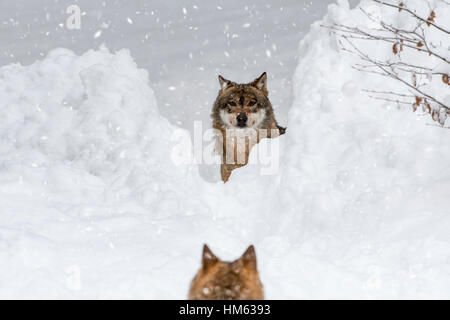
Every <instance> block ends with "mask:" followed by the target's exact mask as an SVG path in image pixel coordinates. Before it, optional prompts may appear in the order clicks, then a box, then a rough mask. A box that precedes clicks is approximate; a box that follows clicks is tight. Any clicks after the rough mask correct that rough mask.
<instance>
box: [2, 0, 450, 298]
mask: <svg viewBox="0 0 450 320" xmlns="http://www.w3.org/2000/svg"><path fill="white" fill-rule="evenodd" d="M418 1H419V0H414V1H411V2H412V3H417V2H418ZM44 2H46V1H42V3H44ZM47 2H48V5H43V8H44V12H50V13H49V14H48V15H47V18H46V19H47V22H45V21H44V22H42V20H41V19H39V17H38V18H36V15H37V12H42V11H40V10H42V9H40V8H39V9H38V8H37V7H31V8H28V7H27V5H26V2H25V1H23V2H22V1H20V2H13V1H8V2H3V3H1V4H0V9H1V10H0V12H1V13H0V14H1V19H0V20H2V21H9V22H7V23H3V26H5V25H6V26H7V27H6V29H2V41H5V43H9V44H11V45H10V46H8V47H7V49H5V51H4V54H3V55H2V58H1V59H2V64H9V63H11V62H17V61H20V62H22V63H24V64H28V63H31V62H33V61H35V60H36V52H37V51H39V52H43V53H44V56H45V57H42V59H41V61H37V62H34V63H32V64H31V65H29V66H20V65H18V64H9V65H5V66H4V67H2V68H0V108H1V110H2V112H1V113H0V297H2V298H150V299H166V298H175V299H177V298H179V299H183V298H185V297H186V294H187V290H188V286H189V282H190V280H191V279H192V277H193V275H194V274H195V272H196V270H197V268H198V267H199V263H200V251H201V245H202V244H203V243H208V244H209V245H210V247H211V248H212V249H213V251H214V252H215V253H217V255H218V256H220V257H222V258H224V259H227V260H231V259H233V258H236V257H237V256H239V255H240V254H241V253H242V251H243V250H244V249H245V248H246V247H247V246H248V245H249V244H250V243H253V244H254V245H255V247H256V250H257V255H258V262H259V269H260V273H261V279H262V282H263V284H264V286H265V292H266V298H272V299H283V298H286V299H298V298H432V297H440V298H449V297H450V280H449V279H450V277H449V276H450V233H449V231H450V197H449V196H448V193H449V190H450V168H449V167H448V163H449V161H450V145H449V144H448V141H449V138H450V131H449V130H446V129H442V128H440V127H436V126H434V125H430V124H433V122H432V121H431V120H429V117H427V116H424V115H421V114H418V113H413V112H411V110H409V109H398V108H397V106H396V105H394V104H390V103H385V102H380V101H377V100H373V99H370V98H369V97H368V96H367V94H366V93H364V92H362V91H361V90H362V89H364V88H368V87H369V88H370V87H373V86H375V87H377V88H380V89H382V88H385V87H387V86H389V88H392V87H393V86H395V85H396V84H395V83H386V80H385V79H383V78H378V77H376V76H373V75H372V76H369V75H367V74H361V73H359V72H357V71H356V70H354V69H352V68H351V66H352V65H353V64H354V63H355V62H356V58H355V57H353V56H350V55H348V54H345V53H343V52H340V51H339V50H338V45H337V41H336V36H335V35H333V34H332V33H330V31H329V30H328V29H325V28H323V27H321V25H323V24H330V23H332V22H348V21H350V22H351V23H355V24H358V25H362V26H365V25H366V24H367V23H368V22H367V21H366V20H365V18H364V15H363V14H362V12H361V11H360V10H358V9H356V10H350V8H349V6H348V3H347V2H346V1H339V4H337V5H331V6H330V7H329V8H328V14H327V16H326V17H325V18H324V20H322V21H319V22H316V23H314V24H313V26H312V27H311V30H310V31H309V32H308V33H307V35H306V37H305V38H304V39H303V40H302V41H301V43H300V45H299V46H298V41H299V40H300V39H301V38H303V36H304V35H305V33H304V31H305V30H306V29H305V28H306V27H305V25H307V24H308V23H306V22H305V21H312V20H316V19H317V18H319V17H320V16H322V15H323V14H325V9H322V10H324V11H323V14H322V13H320V12H321V9H320V6H321V5H323V7H325V4H324V3H321V4H320V5H319V4H317V2H314V3H315V4H314V5H313V7H314V10H313V9H311V8H310V9H308V7H307V6H305V5H304V4H303V3H301V4H298V3H296V2H295V1H287V2H286V5H280V4H278V5H277V6H275V7H277V9H276V10H275V9H274V7H273V6H272V7H271V8H267V7H266V4H262V3H261V4H249V5H248V10H245V4H240V3H239V4H238V2H237V1H236V2H232V3H231V4H230V7H229V8H227V6H225V4H223V5H220V4H217V3H212V2H211V3H210V2H208V3H210V4H208V5H206V3H205V4H202V5H200V4H198V5H196V4H195V3H194V2H193V3H192V4H186V5H185V7H184V8H185V10H183V7H179V8H177V9H176V10H175V8H174V7H171V6H166V7H164V5H165V4H164V3H162V2H161V3H160V4H159V7H158V8H166V11H164V10H162V9H161V10H162V11H158V10H157V9H153V8H150V7H149V5H148V4H147V5H146V4H145V3H144V1H142V3H141V2H135V3H134V5H136V7H133V6H132V5H130V6H125V5H124V2H122V1H116V2H114V5H110V4H108V5H106V2H105V5H104V6H102V4H101V2H99V3H98V4H96V3H95V2H91V4H89V3H88V2H87V1H86V2H82V1H80V2H79V3H80V6H81V7H82V9H83V10H84V11H86V15H85V16H86V19H85V20H87V22H84V20H82V21H83V23H86V26H85V27H82V29H81V30H80V33H79V34H71V33H69V31H67V30H64V28H60V29H58V24H59V23H63V22H64V20H63V19H64V17H66V15H65V14H64V11H65V8H66V7H67V4H66V3H64V4H63V5H62V4H61V2H57V1H56V2H54V1H47ZM435 2H436V3H435V5H436V6H438V8H437V9H436V11H437V12H440V11H438V9H439V8H441V7H442V8H441V9H439V10H442V15H440V14H438V15H437V17H436V20H437V21H439V22H440V23H447V24H448V22H445V20H443V19H442V17H445V16H448V14H450V13H449V12H448V11H447V12H445V11H443V10H444V9H443V4H442V3H440V2H439V1H438V0H436V1H435ZM84 6H86V7H84ZM194 6H197V9H196V8H195V7H194ZM203 6H205V7H203ZM218 6H219V7H220V8H221V9H219V8H218ZM362 6H364V8H368V9H370V10H372V11H375V12H379V13H380V14H382V15H383V16H384V17H390V18H391V19H392V21H394V22H395V21H397V20H398V21H402V19H397V17H398V15H399V13H398V12H397V11H395V10H391V11H388V10H386V11H383V10H385V9H383V10H382V9H380V8H378V6H376V5H374V4H373V3H371V2H368V1H364V2H363V3H362ZM439 6H440V7H439ZM155 7H157V6H156V5H155ZM281 7H283V10H281V9H279V8H281ZM19 9H20V11H19ZM5 10H9V12H16V13H17V15H18V16H19V15H21V14H24V15H25V16H26V17H27V18H25V17H22V18H20V19H19V18H17V16H14V18H11V19H13V20H12V21H11V20H9V17H8V18H5V16H7V14H6V13H5ZM308 10H312V11H311V13H314V14H308ZM377 10H378V11H377ZM137 11H138V12H140V13H139V14H137V13H136V12H137ZM152 11H153V12H154V14H152V13H151V12H152ZM372 11H371V12H372ZM19 12H20V14H19ZM58 14H59V16H58ZM55 15H56V17H57V18H55ZM108 15H114V16H115V17H116V18H111V17H108ZM172 15H176V16H177V18H176V19H175V18H173V16H172ZM196 15H198V16H196ZM317 15H319V16H317ZM117 16H120V18H117ZM33 17H34V18H36V19H37V20H36V21H35V25H33V23H31V22H30V24H31V25H30V26H27V25H26V22H24V21H34V20H33V19H34V18H33ZM44 17H45V14H44ZM141 17H142V19H143V20H140V19H141ZM122 18H123V19H122ZM127 18H129V19H130V20H131V22H130V21H129V20H128V19H127ZM158 18H160V20H159V22H156V20H155V19H158ZM152 19H153V20H154V22H153V27H152V28H150V27H149V29H148V30H147V29H146V27H145V25H146V23H145V21H153V20H152ZM308 19H309V20H308ZM17 21H20V23H18V24H17V23H16V22H17ZM119 21H120V22H119ZM172 21H174V22H172ZM277 21H278V22H277ZM169 22H170V23H169ZM263 22H264V23H263ZM276 22H277V23H276ZM292 22H296V25H295V26H294V25H292ZM51 23H53V24H54V26H55V30H53V31H52V32H54V33H55V34H56V35H54V36H51V35H50V34H49V35H48V36H47V35H45V33H46V32H47V31H46V32H44V33H43V34H42V32H43V30H45V26H48V25H49V24H51ZM103 23H104V25H103ZM155 23H156V24H162V25H164V24H165V25H166V27H162V28H159V29H158V28H157V27H155ZM271 23H273V25H271ZM102 25H103V27H102ZM127 25H129V26H133V28H134V29H130V30H133V32H132V33H130V32H129V31H127V30H126V28H127ZM226 25H228V27H226ZM87 26H89V28H90V29H88V30H89V32H87V31H82V30H83V28H88V27H87ZM190 26H192V29H191V28H190ZM288 26H290V27H288ZM34 27H35V28H34ZM21 28H24V29H27V28H28V29H29V34H30V35H29V36H26V37H25V38H27V37H31V38H32V39H33V40H32V41H28V40H27V39H24V40H21V41H17V39H16V38H15V37H16V36H17V34H14V32H23V30H22V29H21ZM130 28H131V27H130ZM195 28H198V29H195ZM5 30H7V31H5ZM18 30H22V31H18ZM98 30H102V33H101V34H100V35H99V33H98V32H97V31H98ZM158 30H159V31H158ZM71 32H73V31H71ZM197 32H198V33H197ZM146 33H148V34H149V36H148V41H144V39H146V38H145V35H146ZM24 34H26V33H24ZM32 34H34V36H32ZM218 34H220V35H221V36H222V37H224V38H223V39H221V38H219V36H216V35H218ZM234 34H236V35H237V37H234V38H233V35H234ZM264 34H266V37H264ZM37 35H40V37H41V38H39V37H38V36H37ZM94 35H97V36H98V37H97V38H95V37H94ZM77 37H80V38H77ZM153 37H154V38H153ZM118 38H119V39H121V40H120V41H118V40H117V39H118ZM264 38H268V40H267V41H264ZM55 39H56V40H55ZM83 39H84V40H83ZM87 39H89V40H87ZM152 39H154V40H152ZM164 41H166V42H164ZM442 41H443V42H445V41H448V39H442ZM102 42H104V43H105V44H106V45H107V46H108V47H109V48H110V49H111V51H109V50H108V49H106V48H101V49H99V50H89V51H86V50H87V49H89V48H96V47H98V45H99V44H101V43H102ZM178 42H179V46H181V47H183V48H184V49H183V50H179V49H178V48H177V47H176V46H175V44H177V43H178ZM205 42H206V44H205V48H204V49H201V48H202V46H201V45H199V44H202V43H205ZM138 43H139V44H138ZM65 44H66V45H65ZM57 46H65V47H68V48H70V49H71V50H73V51H75V53H74V52H73V51H70V50H67V49H54V50H51V51H50V53H48V54H47V53H46V52H47V51H48V50H50V49H53V48H54V47H57ZM121 47H124V48H129V49H130V50H126V49H125V50H120V51H117V52H114V51H112V50H116V49H118V48H121ZM227 48H228V49H227ZM275 48H276V50H275ZM367 49H368V50H372V52H374V53H378V54H380V55H387V54H391V51H390V48H387V49H386V48H383V47H380V46H378V47H367ZM225 51H226V52H227V53H228V54H225V53H224V52H225ZM28 52H30V53H29V54H28ZM189 52H191V53H192V58H191V57H190V56H189ZM202 52H203V54H202ZM186 53H187V57H186V56H183V54H186ZM11 55H14V56H11ZM254 61H257V62H254ZM295 66H297V67H296V69H295V71H294V70H293V69H294V67H295ZM142 67H144V69H142ZM199 68H202V70H201V69H199ZM262 69H264V70H265V71H267V72H268V73H269V75H272V77H270V78H269V91H270V94H271V97H272V101H273V102H274V104H275V108H276V113H277V117H278V118H279V119H280V122H281V124H287V126H288V132H287V134H286V135H285V136H282V137H281V138H279V139H277V140H273V141H265V142H264V143H262V144H261V145H260V148H259V149H263V147H265V146H267V145H275V144H276V143H279V144H280V153H281V157H280V164H279V170H278V171H277V172H276V174H274V175H260V174H259V172H260V166H258V165H252V166H248V167H245V168H242V169H239V170H237V171H235V172H234V173H233V175H232V176H231V179H230V181H229V182H228V183H227V184H225V185H224V184H222V183H221V182H219V181H217V177H215V176H214V175H213V176H208V174H207V173H205V172H203V171H202V170H203V169H202V168H203V166H202V165H195V164H183V165H176V164H175V163H174V162H173V161H172V159H173V156H174V150H176V149H177V148H178V147H179V146H180V143H179V141H178V140H176V139H173V137H174V135H175V136H177V137H179V136H180V133H181V134H185V135H188V134H189V133H192V125H193V121H194V120H202V121H203V122H204V123H205V125H207V123H209V121H208V116H209V112H210V108H211V103H212V101H213V99H214V95H215V94H216V92H217V87H218V83H217V78H216V76H217V73H223V74H224V75H226V76H228V77H229V78H231V79H236V80H242V81H245V80H250V79H252V78H253V77H255V76H257V75H259V73H260V72H261V71H263V70H262ZM292 73H293V86H291V80H290V79H289V78H287V77H290V74H292ZM292 89H293V90H292ZM290 90H292V92H293V99H292V98H291V96H290V93H289V92H290ZM436 90H441V89H440V87H439V88H438V87H436ZM445 90H448V89H447V88H446V87H442V90H441V91H440V92H441V93H442V95H443V97H444V99H449V97H448V95H450V92H449V93H447V95H446V94H445V92H446V91H445ZM255 151H256V150H255ZM215 169H216V170H218V169H217V166H216V167H215Z"/></svg>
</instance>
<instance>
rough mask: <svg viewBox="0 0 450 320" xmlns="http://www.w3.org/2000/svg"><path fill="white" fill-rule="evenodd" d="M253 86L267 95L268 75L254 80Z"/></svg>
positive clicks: (265, 74)
mask: <svg viewBox="0 0 450 320" xmlns="http://www.w3.org/2000/svg"><path fill="white" fill-rule="evenodd" d="M251 85H252V86H254V87H256V88H258V89H259V90H262V91H264V92H265V93H266V94H267V73H265V72H264V73H263V74H262V75H260V76H259V77H258V78H256V79H255V80H253V82H252V83H251Z"/></svg>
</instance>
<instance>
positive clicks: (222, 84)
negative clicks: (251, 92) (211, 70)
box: [219, 76, 234, 90]
mask: <svg viewBox="0 0 450 320" xmlns="http://www.w3.org/2000/svg"><path fill="white" fill-rule="evenodd" d="M219 83H220V89H221V90H224V89H226V88H228V87H231V86H232V85H234V82H232V81H230V80H227V79H225V78H224V77H222V76H219Z"/></svg>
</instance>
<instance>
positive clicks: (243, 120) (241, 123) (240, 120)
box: [236, 112, 248, 127]
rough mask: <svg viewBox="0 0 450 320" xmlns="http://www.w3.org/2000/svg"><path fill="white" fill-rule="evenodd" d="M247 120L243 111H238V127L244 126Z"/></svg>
mask: <svg viewBox="0 0 450 320" xmlns="http://www.w3.org/2000/svg"><path fill="white" fill-rule="evenodd" d="M247 120H248V118H247V115H246V114H245V112H241V113H239V114H238V116H237V117H236V121H237V125H238V126H239V127H245V126H246V124H247Z"/></svg>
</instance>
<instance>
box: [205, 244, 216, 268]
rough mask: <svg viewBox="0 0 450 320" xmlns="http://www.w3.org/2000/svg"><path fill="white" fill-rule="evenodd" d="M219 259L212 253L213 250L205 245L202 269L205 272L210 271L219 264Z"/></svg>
mask: <svg viewBox="0 0 450 320" xmlns="http://www.w3.org/2000/svg"><path fill="white" fill-rule="evenodd" d="M218 261H219V259H218V258H217V257H216V256H215V255H214V253H212V251H211V249H209V247H208V246H207V245H206V244H205V245H203V254H202V267H203V270H206V269H208V268H209V267H210V266H212V265H213V264H215V263H216V262H218Z"/></svg>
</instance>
